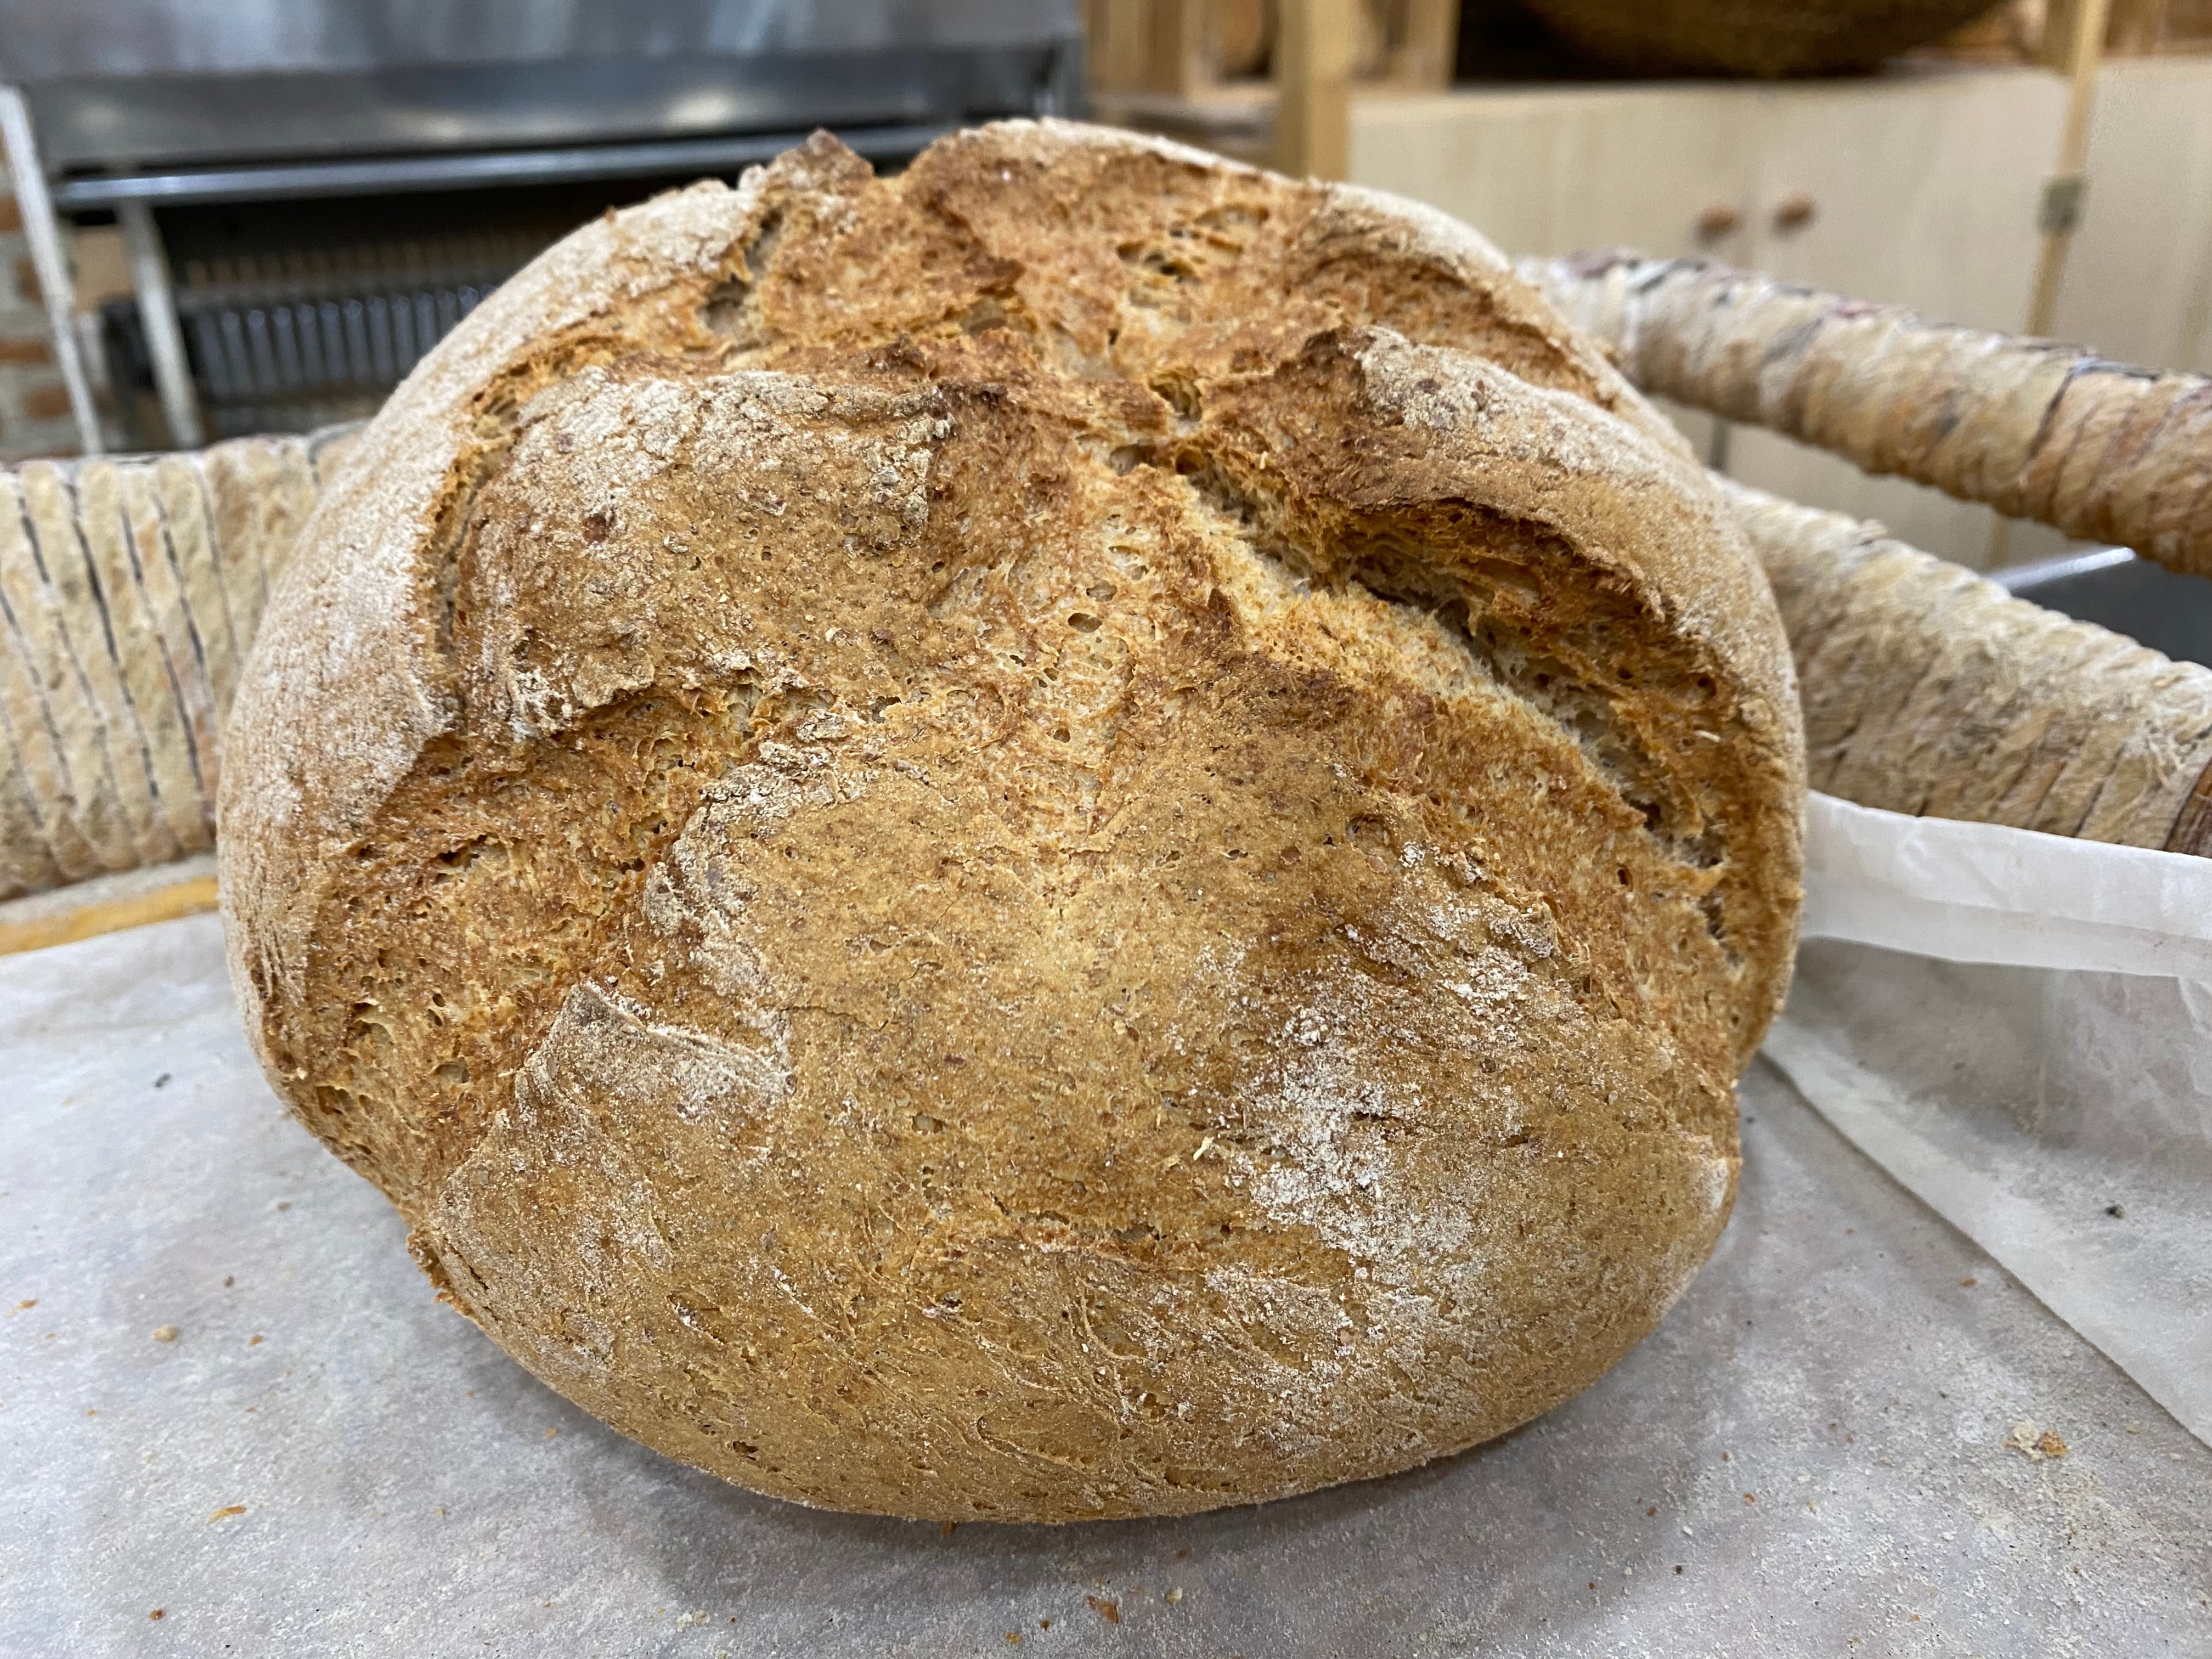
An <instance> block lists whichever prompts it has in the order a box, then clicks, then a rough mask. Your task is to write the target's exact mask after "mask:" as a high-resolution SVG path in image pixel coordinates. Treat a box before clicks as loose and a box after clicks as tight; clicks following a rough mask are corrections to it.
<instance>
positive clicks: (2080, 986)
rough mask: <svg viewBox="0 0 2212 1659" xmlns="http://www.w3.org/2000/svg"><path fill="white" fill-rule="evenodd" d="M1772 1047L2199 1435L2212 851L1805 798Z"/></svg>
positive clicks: (2209, 1350)
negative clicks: (2186, 851) (1797, 945)
mask: <svg viewBox="0 0 2212 1659" xmlns="http://www.w3.org/2000/svg"><path fill="white" fill-rule="evenodd" d="M1806 828H1807V836H1806V878H1805V885H1806V904H1805V922H1804V940H1805V943H1804V945H1803V946H1802V949H1801V951H1800V953H1799V957H1798V964H1797V980H1796V986H1795V987H1794V989H1793V990H1792V992H1791V994H1790V1004H1789V1006H1788V1008H1787V1009H1786V1010H1785V1011H1784V1013H1783V1016H1782V1018H1781V1019H1780V1020H1779V1021H1778V1022H1777V1024H1776V1025H1775V1028H1774V1030H1773V1031H1772V1032H1771V1034H1770V1035H1769V1036H1768V1038H1767V1041H1766V1046H1765V1054H1766V1057H1767V1058H1768V1059H1769V1060H1772V1061H1773V1062H1774V1063H1775V1064H1776V1065H1778V1066H1780V1067H1781V1068H1782V1070H1783V1071H1784V1072H1785V1073H1787V1074H1788V1075H1789V1077H1790V1080H1791V1081H1792V1082H1793V1083H1795V1084H1796V1085H1797V1087H1798V1089H1799V1091H1801V1092H1802V1093H1803V1094H1804V1095H1805V1097H1807V1098H1808V1099H1809V1100H1810V1101H1811V1102H1812V1103H1813V1104H1814V1106H1815V1107H1817V1108H1818V1109H1820V1112H1821V1113H1822V1114H1823V1115H1825V1116H1826V1117H1827V1118H1828V1120H1829V1121H1831V1122H1832V1123H1833V1124H1834V1125H1835V1126H1836V1127H1837V1128H1838V1129H1839V1130H1841V1131H1842V1132H1843V1133H1844V1134H1845V1135H1846V1136H1848V1137H1849V1138H1850V1139H1851V1140H1852V1141H1853V1142H1854V1143H1856V1144H1857V1146H1859V1147H1860V1148H1861V1149H1862V1150H1863V1151H1864V1152H1866V1153H1868V1155H1869V1156H1870V1157H1872V1158H1874V1159H1875V1161H1876V1162H1877V1163H1879V1164H1881V1165H1882V1166H1883V1167H1884V1168H1885V1169H1887V1170H1888V1171H1889V1172H1890V1173H1891V1174H1892V1175H1893V1176H1896V1177H1897V1179H1898V1180H1899V1181H1900V1182H1903V1183H1904V1184H1905V1186H1906V1187H1908V1188H1911V1190H1912V1191H1913V1192H1914V1193H1916V1194H1918V1195H1919V1196H1920V1197H1921V1198H1922V1199H1923V1200H1925V1201H1926V1202H1927V1203H1928V1204H1929V1205H1930V1206H1933V1207H1934V1208H1935V1209H1936V1210H1937V1211H1938V1212H1941V1213H1942V1215H1943V1216H1944V1217H1945V1218H1947V1219H1948V1220H1949V1221H1950V1222H1951V1223H1952V1224H1953V1225H1955V1226H1957V1227H1958V1228H1959V1229H1960V1231H1964V1232H1965V1233H1966V1234H1968V1235H1969V1236H1970V1237H1972V1238H1973V1240H1974V1241H1975V1242H1976V1243H1978V1244H1979V1245H1981V1246H1982V1248H1983V1249H1985V1250H1987V1251H1989V1253H1990V1255H1993V1256H1995V1257H1996V1259H1997V1260H1998V1261H2001V1262H2002V1263H2003V1264H2004V1266H2005V1267H2006V1268H2007V1269H2008V1271H2009V1272H2011V1273H2014V1274H2015V1275H2016V1276H2017V1277H2018V1278H2019V1279H2020V1280H2021V1283H2023V1284H2024V1285H2027V1288H2028V1289H2029V1290H2031V1291H2033V1292H2034V1293H2035V1294H2036V1296H2038V1297H2040V1298H2041V1299H2042V1301H2043V1302H2044V1303H2045V1304H2047V1305H2048V1306H2049V1307H2050V1308H2051V1310H2053V1311H2054V1312H2056V1313H2057V1315H2058V1316H2060V1317H2061V1318H2063V1319H2064V1320H2065V1321H2066V1322H2068V1323H2069V1324H2071V1325H2072V1326H2073V1327H2074V1328H2075V1329H2076V1330H2077V1331H2079V1332H2081V1334H2082V1335H2083V1336H2085V1337H2087V1339H2088V1340H2090V1341H2092V1342H2093V1343H2095V1344H2096V1345H2097V1346H2099V1347H2100V1348H2102V1349H2103V1350H2104V1351H2105V1352H2106V1353H2107V1354H2109V1355H2110V1356H2111V1357H2112V1359H2113V1360H2114V1361H2116V1362H2117V1363H2118V1364H2119V1365H2121V1366H2122V1367H2123V1368H2124V1369H2125V1370H2127V1371H2128V1372H2129V1373H2130V1375H2131V1376H2134V1378H2135V1379H2136V1382H2138V1383H2141V1384H2142V1387H2143V1388H2144V1389H2145V1390H2146V1391H2147V1392H2148V1393H2149V1394H2150V1395H2152V1396H2153V1397H2154V1398H2155V1399H2156V1400H2157V1401H2159V1402H2160V1404H2161V1405H2163V1406H2164V1407H2166V1409H2167V1410H2169V1411H2171V1412H2172V1413H2173V1414H2174V1416H2175V1417H2177V1418H2178V1419H2180V1420H2181V1422H2182V1423H2184V1424H2185V1425H2187V1426H2188V1428H2189V1429H2190V1431H2191V1432H2192V1433H2194V1434H2195V1435H2196V1436H2197V1437H2198V1438H2199V1439H2201V1440H2204V1441H2206V1442H2208V1443H2212V860H2203V859H2194V858H2188V857H2185V856H2183V855H2181V854H2173V853H2161V852H2152V851H2149V850H2147V849H2144V848H2131V847H2109V846H2106V845H2103V844H2101V843H2099V842H2080V841H2069V840H2066V839H2063V838H2062V837H2059V836H2045V835H2039V834H2036V833H2034V832H2033V831H2029V830H2024V829H2005V828H2002V827H2000V826H1998V825H1995V824H1985V823H1954V822H1951V821H1948V820H1945V819H1940V818H1915V817H1904V816H1902V815H1900V814H1898V813H1894V812H1882V811H1874V810H1872V809H1870V808H1867V807H1863V806H1856V805H1851V804H1850V802H1848V801H1843V800H1838V799H1835V798H1833V797H1832V796H1827V795H1822V794H1818V793H1816V794H1814V796H1813V798H1812V800H1811V803H1810V805H1809V808H1808V822H1807V826H1806Z"/></svg>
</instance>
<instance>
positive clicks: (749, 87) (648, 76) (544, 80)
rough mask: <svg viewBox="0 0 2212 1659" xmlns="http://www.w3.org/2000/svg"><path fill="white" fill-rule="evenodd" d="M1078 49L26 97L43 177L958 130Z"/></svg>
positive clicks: (568, 67)
mask: <svg viewBox="0 0 2212 1659" xmlns="http://www.w3.org/2000/svg"><path fill="white" fill-rule="evenodd" d="M1079 50H1080V48H1079V44H1078V43H1075V42H1073V41H1071V42H1067V43H1064V44H1061V45H1055V44H1054V43H1051V42H1045V43H1041V44H1038V45H1036V46H1022V47H999V48H992V49H989V50H975V51H963V50H948V49H939V50H927V51H919V50H918V51H910V52H810V53H780V54H766V55H761V56H751V57H736V56H712V57H696V58H567V59H560V60H555V61H550V62H539V63H507V64H431V65H414V66H403V67H398V68H389V69H380V70H363V71H360V72H349V73H344V74H269V75H230V76H220V75H163V76H139V77H129V78H96V79H79V80H66V81H54V82H46V83H44V84H42V85H38V86H33V87H30V88H26V95H27V97H28V98H29V100H30V102H31V109H32V114H33V118H34V119H35V120H36V121H37V124H38V128H39V137H40V144H41V146H42V147H43V149H44V150H45V154H46V170H47V172H48V174H49V175H50V176H51V177H53V178H54V179H57V180H60V179H64V178H66V177H67V176H68V175H70V174H72V173H85V172H88V171H101V172H105V171H108V170H111V169H117V168H120V169H122V170H125V171H127V172H130V173H149V172H164V171H169V170H173V169H176V168H179V167H201V166H205V165H208V164H210V163H218V162H228V163H270V162H298V161H318V160H329V159H336V158H340V157H345V158H367V157H383V156H423V155H453V154H456V153H463V152H473V151H483V150H514V149H540V148H550V147H560V148H573V147H577V146H582V145H590V144H607V143H625V142H630V143H635V142H653V143H668V142H671V141H676V140H682V139H687V138H702V137H708V136H726V135H732V134H742V133H757V132H763V131H777V130H779V129H784V130H787V129H793V128H796V129H798V130H799V131H805V130H807V129H809V128H811V127H814V126H834V127H845V126H855V127H857V126H867V125H927V124H939V125H957V124H959V123H962V122H965V121H970V120H974V119H976V118H987V117H989V116H993V115H1006V114H1014V113H1029V112H1035V111H1037V110H1038V109H1039V108H1040V106H1041V104H1043V105H1052V104H1054V103H1061V104H1063V106H1064V99H1065V91H1064V82H1065V80H1066V73H1065V65H1064V64H1062V62H1061V61H1060V60H1061V58H1062V57H1063V55H1064V54H1066V53H1067V52H1071V51H1073V52H1079Z"/></svg>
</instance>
